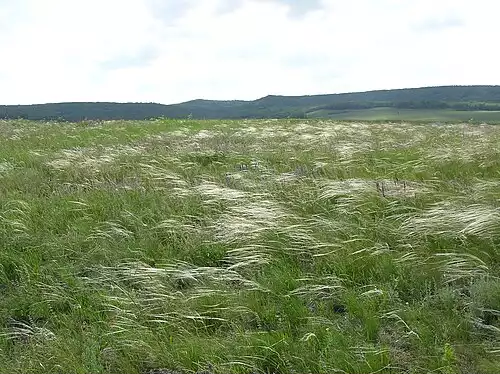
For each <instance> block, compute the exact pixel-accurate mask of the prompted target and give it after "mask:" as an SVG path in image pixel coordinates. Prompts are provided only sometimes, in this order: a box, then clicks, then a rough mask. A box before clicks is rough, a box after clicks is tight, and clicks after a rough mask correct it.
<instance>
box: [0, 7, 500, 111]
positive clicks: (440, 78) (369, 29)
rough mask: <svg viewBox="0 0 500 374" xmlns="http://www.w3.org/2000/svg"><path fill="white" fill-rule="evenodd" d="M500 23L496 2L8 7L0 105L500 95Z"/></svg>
mask: <svg viewBox="0 0 500 374" xmlns="http://www.w3.org/2000/svg"><path fill="white" fill-rule="evenodd" d="M165 4H167V5H168V6H166V5H165ZM498 10H500V5H496V3H495V2H493V1H492V0H491V1H489V0H476V1H475V2H473V3H471V2H469V1H465V0H455V1H446V0H441V1H439V2H436V1H435V0H420V1H418V2H416V1H410V0H379V1H372V0H352V1H344V0H330V1H328V0H323V1H321V0H315V1H304V0H231V1H229V0H196V1H194V0H169V1H159V0H85V1H83V0H73V1H65V0H44V1H43V2H41V1H36V0H18V1H17V2H14V1H10V0H0V50H2V56H1V57H0V80H1V87H2V89H1V90H0V104H17V103H39V102H58V101H154V102H162V103H173V102H181V101H185V100H190V99H195V98H207V99H255V98H258V97H262V96H265V95H267V94H284V95H300V94H315V93H333V92H344V91H358V90H369V89H380V88H399V87H416V86H426V85H445V84H500V74H499V73H497V70H498V68H497V67H496V66H495V65H496V63H495V60H496V53H495V49H494V48H492V47H493V46H492V44H491V43H492V39H491V38H492V36H494V35H498V34H499V32H500V25H499V24H498V23H497V22H496V14H497V11H498Z"/></svg>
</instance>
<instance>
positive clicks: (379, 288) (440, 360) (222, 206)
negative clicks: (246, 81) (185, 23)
mask: <svg viewBox="0 0 500 374" xmlns="http://www.w3.org/2000/svg"><path fill="white" fill-rule="evenodd" d="M0 144H1V147H0V373H147V372H149V371H151V370H159V369H161V368H164V369H169V370H176V371H183V372H188V371H204V370H206V371H210V372H215V373H431V372H432V373H446V374H452V373H499V372H500V278H499V274H500V126H499V127H496V126H492V125H471V124H456V125H431V124H408V123H400V124H388V123H385V124H367V123H346V122H334V121H325V120H306V121H305V120H301V121H299V120H280V121H274V120H255V121H206V122H200V121H184V120H175V121H174V120H153V121H149V122H121V121H117V122H101V123H86V124H85V123H80V124H71V123H35V122H27V121H0ZM157 372H158V373H159V372H160V371H157Z"/></svg>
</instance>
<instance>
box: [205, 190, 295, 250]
mask: <svg viewBox="0 0 500 374" xmlns="http://www.w3.org/2000/svg"><path fill="white" fill-rule="evenodd" d="M288 217H289V214H288V213H286V212H285V211H284V210H283V208H282V207H281V206H280V205H279V204H278V203H276V202H274V201H270V200H262V201H259V202H252V203H248V204H241V205H237V206H232V207H229V209H228V210H227V211H226V212H224V213H222V215H221V217H220V218H219V219H218V220H217V221H216V222H215V224H214V225H213V226H212V230H213V231H214V232H215V237H216V239H217V240H219V241H221V242H223V243H237V242H240V243H241V242H248V241H254V240H257V239H258V238H259V236H260V235H262V234H265V233H270V232H273V231H274V232H275V231H276V230H278V229H279V228H280V227H281V226H282V225H283V222H284V221H285V220H286V219H287V218H288Z"/></svg>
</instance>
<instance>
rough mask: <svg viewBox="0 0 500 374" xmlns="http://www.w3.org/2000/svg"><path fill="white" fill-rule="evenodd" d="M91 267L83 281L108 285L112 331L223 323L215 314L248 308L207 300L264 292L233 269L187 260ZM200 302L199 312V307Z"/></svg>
mask: <svg viewBox="0 0 500 374" xmlns="http://www.w3.org/2000/svg"><path fill="white" fill-rule="evenodd" d="M93 270H94V271H95V272H96V274H97V276H94V277H92V278H84V279H85V281H86V282H87V284H89V285H92V286H93V287H95V288H97V289H103V288H104V289H106V288H107V291H106V293H107V296H106V298H107V300H108V308H109V310H110V311H111V312H113V313H116V314H117V319H116V322H115V324H114V326H113V327H114V332H113V333H120V332H126V331H129V330H131V329H135V328H136V327H137V326H138V325H140V324H143V323H147V324H163V325H164V324H166V325H169V326H171V327H172V328H174V329H175V331H178V330H179V329H180V330H182V329H184V327H182V326H183V323H184V322H185V321H186V320H190V321H202V322H203V321H204V323H205V322H206V323H213V322H214V321H216V320H219V321H226V319H225V318H222V317H217V316H215V315H214V313H215V312H221V313H222V312H224V313H226V314H227V313H229V314H231V315H241V314H247V313H252V312H251V311H250V310H249V309H247V308H245V307H243V306H238V305H233V306H231V307H224V306H222V305H219V304H217V303H215V304H214V303H213V301H212V303H210V302H209V300H211V299H212V300H214V298H216V299H217V298H220V297H228V296H231V295H232V294H233V293H235V292H236V293H241V292H249V291H260V292H268V291H267V290H266V289H265V288H263V287H262V286H260V285H259V284H258V283H256V282H255V281H251V280H248V279H246V278H244V277H243V276H241V275H240V274H239V273H238V272H236V271H235V270H232V269H225V268H217V267H196V266H193V265H191V264H189V263H185V262H177V263H174V264H167V265H164V266H161V267H152V266H149V265H147V264H144V263H140V262H130V263H123V264H120V265H118V266H114V267H104V266H102V267H98V268H94V269H93ZM200 301H201V302H202V303H203V305H204V306H203V308H202V310H203V311H200ZM224 313H222V314H224Z"/></svg>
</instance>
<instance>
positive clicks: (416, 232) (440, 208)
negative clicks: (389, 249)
mask: <svg viewBox="0 0 500 374" xmlns="http://www.w3.org/2000/svg"><path fill="white" fill-rule="evenodd" d="M402 230H403V231H404V232H406V235H408V236H409V237H415V236H420V237H425V236H427V235H445V236H449V237H458V238H465V237H467V236H478V237H481V238H487V237H488V238H491V237H495V236H498V235H499V234H500V210H499V209H498V208H494V207H492V206H489V205H483V204H471V205H466V206H464V205H460V204H458V202H453V201H445V202H440V203H437V204H434V205H433V206H432V207H431V208H429V209H427V210H425V211H423V212H422V213H420V214H418V215H416V216H413V217H409V218H408V219H407V220H406V221H405V222H404V223H403V225H402Z"/></svg>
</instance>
